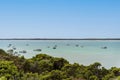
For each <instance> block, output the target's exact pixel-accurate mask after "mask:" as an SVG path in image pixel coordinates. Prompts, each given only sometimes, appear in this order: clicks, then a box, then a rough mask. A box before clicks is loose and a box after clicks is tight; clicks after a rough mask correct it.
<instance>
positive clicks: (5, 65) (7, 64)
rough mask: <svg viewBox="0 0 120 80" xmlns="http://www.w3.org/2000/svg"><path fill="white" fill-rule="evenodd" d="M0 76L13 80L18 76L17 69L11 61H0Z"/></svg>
mask: <svg viewBox="0 0 120 80" xmlns="http://www.w3.org/2000/svg"><path fill="white" fill-rule="evenodd" d="M0 76H1V77H2V76H4V77H6V78H7V80H9V79H10V78H12V79H13V80H14V79H16V77H17V76H18V69H17V67H16V66H15V65H14V63H13V62H12V61H0Z"/></svg>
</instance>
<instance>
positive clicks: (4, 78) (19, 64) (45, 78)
mask: <svg viewBox="0 0 120 80" xmlns="http://www.w3.org/2000/svg"><path fill="white" fill-rule="evenodd" d="M119 76H120V68H116V67H112V68H111V69H106V68H104V67H102V66H101V64H100V63H98V62H95V63H93V64H90V65H89V66H84V65H80V64H78V63H74V64H70V63H69V62H68V61H67V60H65V59H63V58H56V57H52V56H49V55H46V54H38V55H36V56H35V57H33V58H30V59H25V58H24V57H23V56H22V57H18V56H15V55H13V54H8V53H6V52H5V51H3V50H0V80H110V79H115V78H117V79H118V80H119V79H120V77H119Z"/></svg>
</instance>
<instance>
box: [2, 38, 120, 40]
mask: <svg viewBox="0 0 120 80" xmlns="http://www.w3.org/2000/svg"><path fill="white" fill-rule="evenodd" d="M0 40H120V38H1V39H0Z"/></svg>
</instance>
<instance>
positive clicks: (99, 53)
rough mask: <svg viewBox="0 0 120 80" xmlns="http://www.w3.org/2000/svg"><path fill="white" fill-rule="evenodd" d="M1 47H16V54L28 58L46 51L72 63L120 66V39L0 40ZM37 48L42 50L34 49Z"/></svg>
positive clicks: (7, 48)
mask: <svg viewBox="0 0 120 80" xmlns="http://www.w3.org/2000/svg"><path fill="white" fill-rule="evenodd" d="M0 48H1V49H4V50H5V51H8V50H10V49H15V48H16V49H15V50H14V52H17V54H16V55H18V54H19V55H24V56H25V57H26V58H31V57H33V56H35V55H36V54H39V53H45V54H48V55H51V56H55V57H63V58H65V59H67V60H68V61H69V62H70V63H74V62H76V63H79V64H84V65H89V64H92V63H94V62H100V63H101V64H102V65H103V66H104V67H106V68H110V67H112V66H116V67H120V62H119V61H120V40H0ZM36 49H41V51H34V50H36ZM20 51H26V52H27V53H19V52H20Z"/></svg>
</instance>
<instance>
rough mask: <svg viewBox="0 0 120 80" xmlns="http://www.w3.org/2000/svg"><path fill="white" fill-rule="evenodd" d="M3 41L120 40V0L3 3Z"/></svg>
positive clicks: (10, 0) (0, 14) (14, 0)
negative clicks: (15, 39) (18, 39)
mask: <svg viewBox="0 0 120 80" xmlns="http://www.w3.org/2000/svg"><path fill="white" fill-rule="evenodd" d="M0 38H120V0H0Z"/></svg>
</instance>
